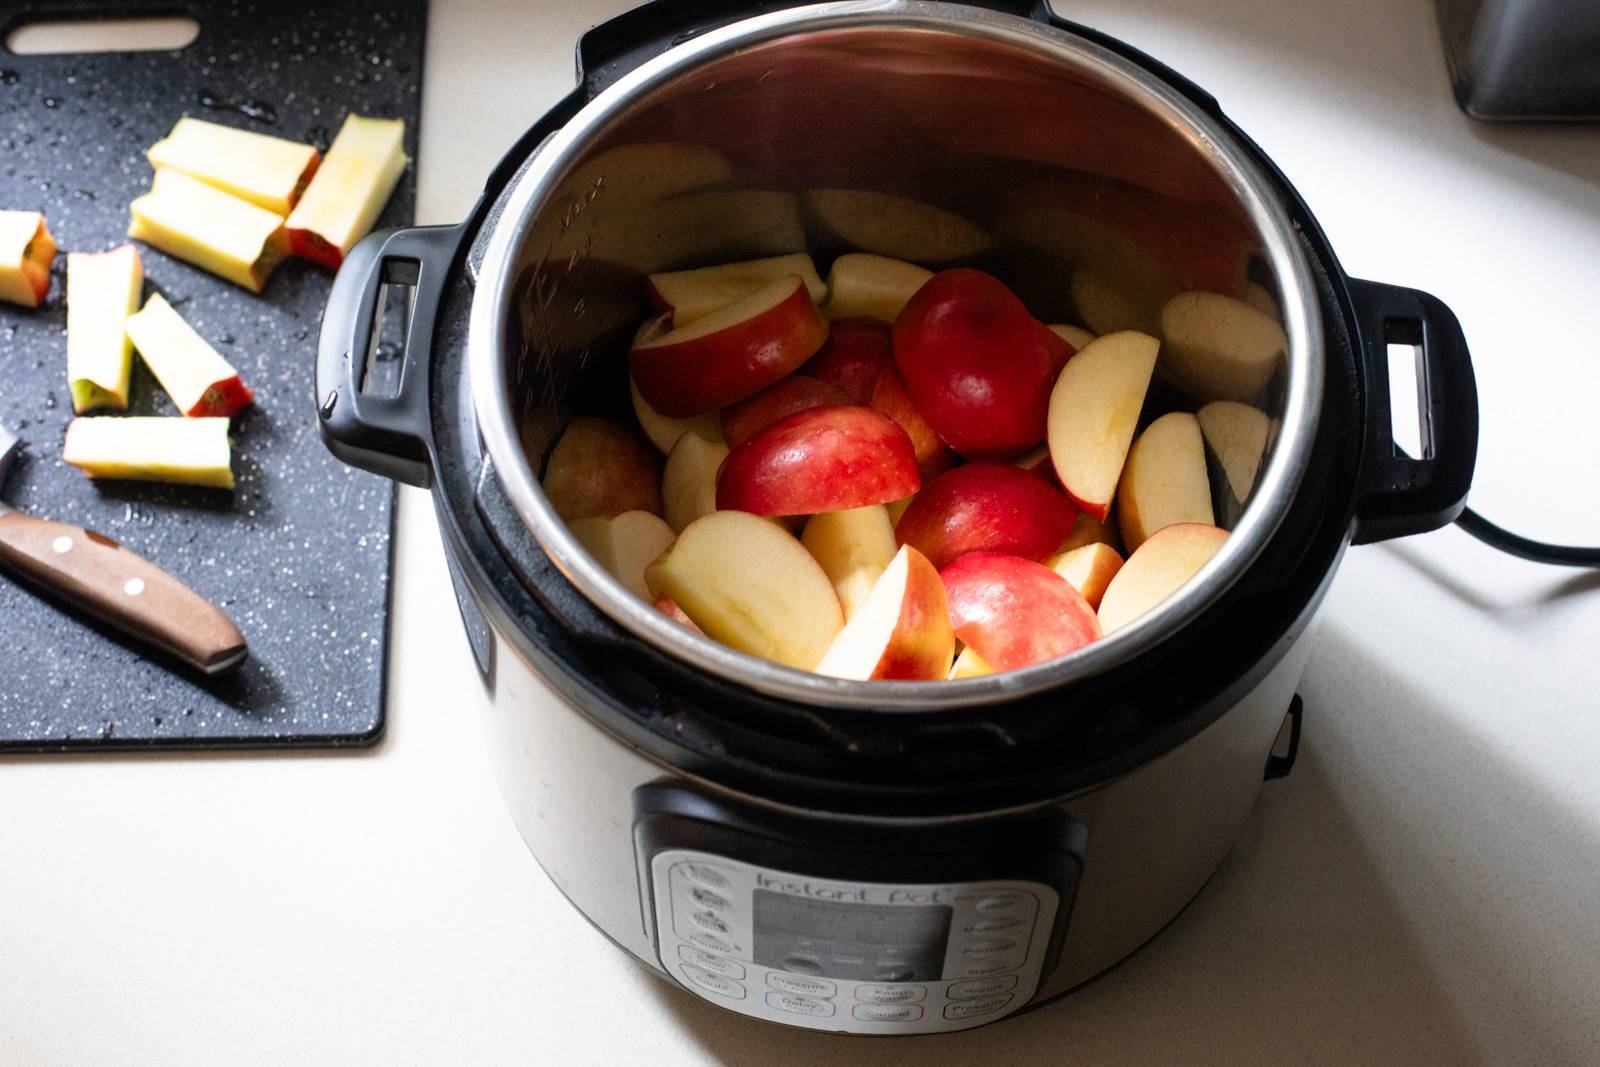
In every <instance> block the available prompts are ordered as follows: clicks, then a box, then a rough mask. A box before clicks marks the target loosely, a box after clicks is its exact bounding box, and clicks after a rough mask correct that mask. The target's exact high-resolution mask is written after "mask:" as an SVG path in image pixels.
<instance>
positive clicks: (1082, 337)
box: [1050, 323, 1094, 352]
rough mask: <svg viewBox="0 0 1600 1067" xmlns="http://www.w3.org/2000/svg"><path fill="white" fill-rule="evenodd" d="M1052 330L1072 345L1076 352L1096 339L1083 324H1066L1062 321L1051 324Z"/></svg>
mask: <svg viewBox="0 0 1600 1067" xmlns="http://www.w3.org/2000/svg"><path fill="white" fill-rule="evenodd" d="M1050 332H1051V333H1053V334H1055V335H1056V336H1057V337H1059V338H1061V339H1062V340H1063V341H1065V342H1067V344H1069V345H1071V346H1072V350H1073V351H1074V352H1076V351H1078V350H1079V349H1080V348H1082V347H1084V346H1085V345H1087V344H1088V343H1089V342H1090V341H1093V340H1094V334H1092V333H1090V332H1089V331H1088V330H1085V329H1084V328H1083V327H1082V326H1066V325H1063V324H1061V323H1055V324H1053V325H1051V327H1050Z"/></svg>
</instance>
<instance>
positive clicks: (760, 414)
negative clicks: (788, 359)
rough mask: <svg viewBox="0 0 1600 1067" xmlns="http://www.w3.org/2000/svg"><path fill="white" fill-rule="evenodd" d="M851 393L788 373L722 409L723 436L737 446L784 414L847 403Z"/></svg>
mask: <svg viewBox="0 0 1600 1067" xmlns="http://www.w3.org/2000/svg"><path fill="white" fill-rule="evenodd" d="M850 403H851V400H850V394H849V393H846V392H845V391H844V390H843V389H840V388H839V387H838V386H837V385H831V384H829V383H828V382H824V381H818V380H817V379H816V378H807V377H805V376H803V375H800V374H791V375H789V377H787V378H783V379H780V380H778V381H776V382H773V383H772V384H771V385H769V386H767V387H766V388H765V389H763V390H761V392H759V393H757V394H756V395H755V396H751V397H746V398H745V399H744V400H741V401H739V402H738V403H737V404H729V405H728V406H727V407H725V408H723V409H722V439H723V440H724V441H726V442H728V447H729V448H736V447H738V446H739V445H740V444H742V443H743V442H744V441H746V440H747V439H749V438H751V437H753V436H755V433H756V431H757V430H760V429H762V428H763V427H765V426H770V425H772V424H773V423H775V422H777V421H778V420H779V419H781V418H784V417H785V416H787V415H793V414H794V413H795V412H797V411H805V410H806V409H807V408H820V407H826V406H830V405H835V406H836V405H839V404H850Z"/></svg>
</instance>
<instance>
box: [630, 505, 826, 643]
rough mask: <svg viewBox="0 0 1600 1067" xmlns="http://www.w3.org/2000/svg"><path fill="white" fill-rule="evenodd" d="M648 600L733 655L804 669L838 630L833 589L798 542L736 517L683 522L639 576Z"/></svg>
mask: <svg viewBox="0 0 1600 1067" xmlns="http://www.w3.org/2000/svg"><path fill="white" fill-rule="evenodd" d="M645 582H646V584H647V585H648V586H649V587H650V591H651V592H652V593H654V594H655V595H656V596H658V597H659V596H666V597H669V598H670V599H672V600H673V601H674V602H676V603H677V604H678V606H679V607H681V608H682V609H683V611H684V613H685V614H687V615H688V616H689V618H690V619H692V620H693V621H694V624H695V625H696V626H698V627H700V629H701V630H702V631H704V632H705V634H706V635H707V636H708V637H710V638H712V639H713V640H716V641H721V642H722V643H723V644H725V645H728V646H729V647H731V648H735V649H737V650H739V651H740V652H745V653H748V654H750V655H752V656H760V657H761V658H763V659H769V660H773V661H775V662H777V663H782V664H786V665H787V666H790V667H798V668H800V669H802V670H811V669H812V668H814V667H815V666H816V665H817V663H818V661H820V660H821V659H822V657H823V654H824V653H826V652H827V650H828V646H829V645H831V644H832V643H833V639H834V638H835V637H837V636H838V635H839V631H840V630H842V629H844V612H843V611H842V610H841V609H840V607H839V598H838V597H837V596H836V595H834V592H833V584H832V583H831V582H829V581H828V576H827V575H826V574H824V573H823V571H822V567H821V566H820V565H819V564H818V563H817V561H816V560H814V559H812V558H811V553H809V552H807V551H806V550H805V549H804V548H803V547H801V544H800V542H799V541H796V540H795V539H794V538H793V537H791V536H790V535H789V534H787V533H785V532H784V531H783V530H782V529H780V528H779V527H778V526H777V525H775V524H774V523H770V522H767V521H766V520H764V519H760V518H757V517H756V516H754V515H747V514H745V513H744V512H742V511H717V512H713V513H712V514H710V515H706V516H703V517H702V518H699V519H696V520H695V521H694V522H692V523H690V524H689V525H688V527H686V528H685V529H684V531H683V532H682V533H681V534H679V535H678V540H677V541H676V542H675V543H674V544H673V546H672V547H671V548H670V549H668V550H667V552H666V553H665V554H664V555H662V557H661V558H660V559H658V560H656V561H655V562H654V563H652V564H651V565H650V566H649V567H647V568H646V569H645Z"/></svg>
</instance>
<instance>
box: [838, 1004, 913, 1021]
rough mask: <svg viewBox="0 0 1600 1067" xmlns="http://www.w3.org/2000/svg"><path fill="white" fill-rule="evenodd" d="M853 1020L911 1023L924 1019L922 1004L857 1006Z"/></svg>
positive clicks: (853, 1011)
mask: <svg viewBox="0 0 1600 1067" xmlns="http://www.w3.org/2000/svg"><path fill="white" fill-rule="evenodd" d="M850 1015H851V1017H852V1018H856V1019H860V1020H861V1021H862V1022H867V1023H909V1022H915V1021H916V1020H918V1019H920V1018H922V1005H921V1004H857V1005H856V1006H855V1007H854V1008H852V1009H851V1010H850Z"/></svg>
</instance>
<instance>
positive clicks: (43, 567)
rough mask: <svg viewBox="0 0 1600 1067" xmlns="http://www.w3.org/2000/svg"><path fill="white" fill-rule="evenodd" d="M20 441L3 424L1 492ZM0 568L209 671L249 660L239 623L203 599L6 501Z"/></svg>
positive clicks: (0, 517)
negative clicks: (235, 622)
mask: <svg viewBox="0 0 1600 1067" xmlns="http://www.w3.org/2000/svg"><path fill="white" fill-rule="evenodd" d="M21 448H22V442H21V440H19V439H18V438H17V436H16V435H15V434H13V433H12V432H11V431H10V430H7V429H6V428H5V427H4V426H0V490H3V489H4V488H5V483H6V475H7V474H9V473H10V471H11V467H12V465H13V463H14V462H15V460H16V457H17V453H18V452H19V451H20V450H21ZM0 567H4V568H5V569H7V570H10V571H11V572H12V573H14V574H16V575H18V576H19V577H21V578H24V579H26V580H27V581H28V582H29V583H30V584H31V585H34V586H36V587H38V588H40V589H43V590H45V591H46V592H49V593H53V594H55V595H56V596H58V597H60V598H61V599H63V600H65V601H67V602H69V603H71V604H72V605H73V606H74V607H77V608H78V609H80V610H82V611H84V612H87V613H88V614H90V615H93V616H94V617H95V618H97V619H99V620H100V621H102V622H104V623H106V624H108V625H110V626H113V627H115V628H116V629H117V630H120V631H121V632H122V633H123V634H125V635H127V636H128V637H130V638H132V639H133V640H135V641H139V642H142V643H144V644H147V645H151V646H154V647H155V648H158V649H160V650H162V651H163V652H166V653H168V654H169V655H172V656H174V657H176V658H177V659H179V660H182V661H183V662H184V663H187V664H188V665H189V666H191V667H193V668H194V669H196V670H198V671H201V672H202V673H205V674H221V673H222V672H223V671H227V670H229V669H231V668H233V667H237V666H238V665H239V664H240V663H243V662H244V660H245V657H246V656H248V655H249V647H248V645H247V644H246V642H245V639H244V635H243V634H242V633H240V632H239V628H238V627H237V626H235V625H234V624H233V620H232V619H230V618H228V616H227V615H226V614H224V613H223V611H222V609H221V608H219V607H217V606H216V605H215V604H213V603H211V601H209V600H207V599H206V598H205V597H203V596H201V595H200V594H199V593H196V592H195V591H194V590H192V589H190V588H189V587H188V586H186V585H184V584H183V583H182V582H181V581H179V580H178V579H177V578H174V577H173V576H172V575H170V574H168V573H167V572H166V571H164V570H162V569H161V568H160V567H157V566H156V565H155V564H154V563H151V562H150V561H149V560H147V559H145V558H144V557H142V556H140V555H138V554H137V553H134V552H131V551H129V550H128V549H126V548H123V547H122V546H121V545H119V544H117V542H115V541H113V540H112V539H111V538H109V537H106V536H104V535H102V534H98V533H95V532H94V531H92V530H85V529H83V528H81V527H78V526H72V525H69V524H67V523H63V522H52V521H51V520H49V519H42V518H39V517H37V516H34V515H28V514H25V513H24V512H21V511H18V510H16V509H15V508H13V507H10V506H9V505H7V504H6V503H5V502H4V500H0Z"/></svg>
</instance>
